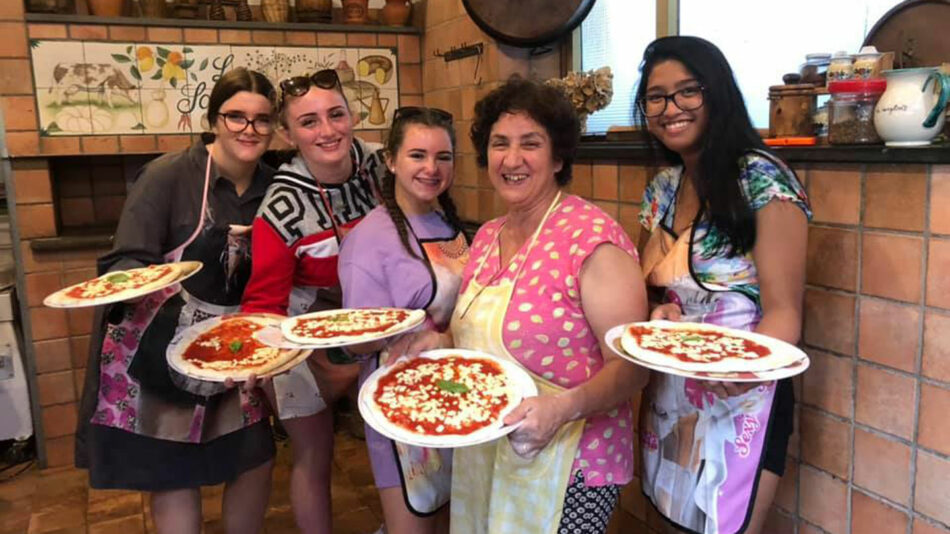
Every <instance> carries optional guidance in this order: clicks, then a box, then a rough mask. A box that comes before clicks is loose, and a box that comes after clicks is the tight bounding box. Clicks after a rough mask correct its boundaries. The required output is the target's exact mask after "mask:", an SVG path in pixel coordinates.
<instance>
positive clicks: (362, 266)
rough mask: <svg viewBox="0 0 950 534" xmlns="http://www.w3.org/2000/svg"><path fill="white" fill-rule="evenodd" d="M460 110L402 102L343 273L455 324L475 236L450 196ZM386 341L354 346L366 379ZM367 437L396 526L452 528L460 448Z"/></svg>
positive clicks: (380, 302) (356, 302)
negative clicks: (455, 459)
mask: <svg viewBox="0 0 950 534" xmlns="http://www.w3.org/2000/svg"><path fill="white" fill-rule="evenodd" d="M454 156H455V131H454V129H453V127H452V116H451V115H450V114H449V113H448V112H445V111H442V110H439V109H433V108H417V107H405V108H400V109H398V110H396V113H395V115H394V118H393V125H392V130H391V132H390V133H389V138H388V141H387V143H386V166H387V168H388V172H387V173H386V175H385V176H384V177H383V184H382V197H383V205H382V206H379V207H377V208H376V209H374V210H373V211H371V212H370V214H369V215H367V216H366V219H365V220H364V221H363V222H361V223H360V225H359V226H358V227H357V228H356V229H354V230H353V232H352V233H350V234H349V235H348V236H347V237H346V239H344V240H343V246H342V248H341V249H340V266H339V273H340V283H341V286H342V288H343V304H344V306H346V307H348V308H364V307H398V308H410V309H424V310H426V312H427V325H428V327H429V328H431V329H433V330H436V331H444V330H445V329H446V328H447V327H448V323H449V319H450V317H451V315H452V310H453V309H454V307H455V298H456V296H457V294H458V287H459V283H460V282H461V274H462V270H463V268H464V267H465V263H466V262H467V261H468V243H467V241H466V240H465V235H464V234H463V233H462V230H461V222H460V221H459V218H458V216H457V215H456V211H455V205H454V203H453V202H452V199H451V197H450V196H449V187H450V186H451V185H452V180H453V178H454V166H455V157H454ZM385 346H386V343H385V342H378V343H373V344H366V345H359V346H355V347H351V348H350V349H349V352H352V353H354V354H361V355H363V356H362V357H361V358H360V359H362V360H363V364H362V367H361V371H360V385H362V383H363V382H364V381H365V380H366V378H367V377H368V376H369V375H370V373H372V372H373V371H374V370H376V369H377V367H378V366H379V365H381V364H382V363H384V362H385V360H386V358H387V357H388V353H386V352H384V353H380V352H379V351H380V350H382V349H383V348H384V347H385ZM366 445H367V447H368V449H369V456H370V462H371V464H372V467H373V475H374V477H375V480H376V487H377V488H379V495H380V500H381V501H382V505H383V515H384V518H385V528H386V532H387V533H388V534H429V533H437V532H447V530H448V529H447V527H448V507H447V506H445V505H446V504H447V503H448V501H449V493H450V490H451V473H452V454H451V449H426V448H422V447H413V446H409V445H405V444H403V443H396V442H394V441H392V440H390V439H388V438H385V437H383V436H381V435H380V434H379V433H377V432H376V431H375V430H373V428H372V427H370V426H369V425H366Z"/></svg>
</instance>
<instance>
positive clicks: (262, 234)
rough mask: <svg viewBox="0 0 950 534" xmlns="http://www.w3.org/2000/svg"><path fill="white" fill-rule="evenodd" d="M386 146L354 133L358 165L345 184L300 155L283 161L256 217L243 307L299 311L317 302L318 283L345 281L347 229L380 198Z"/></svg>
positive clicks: (323, 285) (288, 312)
mask: <svg viewBox="0 0 950 534" xmlns="http://www.w3.org/2000/svg"><path fill="white" fill-rule="evenodd" d="M381 150H382V146H381V145H379V144H377V143H366V142H363V141H361V140H360V139H357V138H354V139H353V147H352V148H351V149H350V157H352V158H353V169H354V172H353V175H352V176H350V177H349V178H348V179H347V180H346V181H345V182H343V183H341V184H318V183H317V182H316V180H315V179H314V177H313V176H312V175H311V174H310V171H309V170H308V169H307V166H306V164H305V163H304V161H303V159H302V158H301V157H300V156H299V155H298V156H296V157H295V158H294V159H293V161H291V162H290V163H285V164H284V165H281V167H280V169H279V170H278V171H277V173H276V174H275V175H274V180H273V182H272V183H271V185H270V187H269V188H268V189H267V194H266V196H265V197H264V200H263V202H262V203H261V207H260V210H259V211H258V212H257V216H256V217H255V218H254V228H253V231H252V233H251V261H252V267H251V279H250V281H248V283H247V287H246V289H245V290H244V298H243V300H242V302H241V311H244V312H268V313H276V314H279V315H288V316H293V315H299V314H301V313H306V312H307V311H308V310H309V309H310V307H311V306H312V305H313V303H314V301H315V300H316V292H317V288H326V287H334V286H338V285H339V283H340V281H339V278H338V277H337V268H336V267H337V255H338V254H339V245H340V240H341V239H343V235H341V234H345V233H346V231H347V230H349V229H350V228H352V227H353V226H355V225H356V224H357V223H358V222H359V221H360V220H361V219H362V218H363V217H364V216H366V214H367V213H369V212H370V210H372V209H373V208H374V207H375V206H376V205H377V204H378V203H379V200H378V198H377V195H376V192H377V191H379V184H380V180H381V179H382V176H383V174H384V173H385V170H386V166H385V164H384V163H383V158H382V152H381ZM317 178H318V179H319V177H317ZM327 203H329V207H330V209H329V210H328V209H327ZM334 217H335V223H334Z"/></svg>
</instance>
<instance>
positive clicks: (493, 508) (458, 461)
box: [451, 194, 584, 534]
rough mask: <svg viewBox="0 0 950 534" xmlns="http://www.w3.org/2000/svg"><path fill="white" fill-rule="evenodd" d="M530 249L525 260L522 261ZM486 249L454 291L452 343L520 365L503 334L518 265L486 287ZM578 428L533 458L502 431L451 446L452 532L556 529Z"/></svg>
mask: <svg viewBox="0 0 950 534" xmlns="http://www.w3.org/2000/svg"><path fill="white" fill-rule="evenodd" d="M559 198H560V194H559V195H558V197H556V198H555V199H554V202H553V203H552V204H551V207H550V208H549V209H548V213H547V214H546V215H545V217H544V219H543V220H542V221H541V224H540V225H539V226H538V229H537V230H536V231H535V233H534V235H533V236H532V238H531V241H530V243H529V244H528V249H527V252H528V253H530V251H531V248H532V247H533V245H534V243H535V242H536V240H537V237H538V234H539V233H540V231H541V228H543V227H544V223H545V222H546V221H547V218H548V215H550V213H551V211H552V210H553V208H554V206H555V205H556V204H557V201H558V199H559ZM528 253H526V254H525V256H524V258H523V259H522V267H523V266H524V262H525V261H527V257H528ZM489 256H491V254H490V251H489V253H487V254H485V255H484V256H483V257H482V258H481V260H480V262H479V263H480V264H479V266H478V268H477V269H476V270H475V275H473V276H472V279H471V281H470V282H469V284H468V287H467V288H466V289H465V291H464V292H462V294H461V295H459V299H458V303H457V305H456V307H455V312H454V313H453V315H452V322H451V328H452V335H453V337H454V339H455V346H456V347H459V348H464V349H473V350H480V351H483V352H487V353H490V354H494V355H496V356H499V357H502V358H507V359H509V360H511V361H512V362H514V363H516V364H518V365H521V364H520V363H519V362H518V361H517V360H516V359H515V358H514V357H513V356H512V355H511V354H509V353H508V351H507V349H506V348H505V345H504V342H503V341H502V326H503V323H504V317H505V313H506V311H507V310H508V305H509V303H510V302H511V296H512V293H513V291H514V285H515V282H517V280H518V277H519V276H520V274H521V269H519V270H518V273H517V274H516V275H515V276H514V278H513V279H511V280H510V281H509V280H500V281H495V283H490V284H489V285H487V286H483V285H481V284H479V283H478V282H477V280H476V279H477V277H478V272H479V271H480V270H481V267H482V266H483V264H484V262H485V259H486V258H488V257H489ZM516 257H517V256H516ZM529 373H530V371H529ZM531 376H532V378H533V379H534V381H535V383H536V384H537V386H538V391H539V392H540V394H541V395H551V394H554V393H557V392H560V391H563V390H564V388H562V387H560V386H558V385H556V384H553V383H551V382H549V381H547V380H545V379H543V378H541V377H539V376H537V375H534V374H533V373H531ZM583 429H584V420H578V421H572V422H570V423H567V424H565V425H564V426H562V427H561V428H560V429H559V430H558V432H557V434H555V436H554V438H553V439H552V440H551V442H550V443H548V445H547V446H546V447H545V448H544V449H543V450H542V451H541V452H540V453H538V455H537V456H535V457H534V458H532V459H530V460H526V459H524V458H521V457H520V456H518V455H517V454H515V452H514V450H513V449H512V447H511V444H510V443H509V441H508V438H507V436H506V437H503V438H501V439H498V440H495V441H492V442H489V443H483V444H481V445H475V446H471V447H465V448H461V449H456V450H455V453H454V458H453V463H452V502H451V531H452V532H453V533H458V534H507V533H511V534H553V533H556V532H557V527H558V524H559V523H560V521H561V514H562V512H563V505H564V497H565V494H566V493H567V486H568V484H569V483H570V481H571V475H572V472H571V467H572V466H573V465H574V458H575V456H576V454H577V447H578V443H579V442H580V439H581V434H582V432H583Z"/></svg>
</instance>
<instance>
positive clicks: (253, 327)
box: [168, 315, 297, 381]
mask: <svg viewBox="0 0 950 534" xmlns="http://www.w3.org/2000/svg"><path fill="white" fill-rule="evenodd" d="M278 320H279V319H274V318H271V317H264V316H256V315H231V316H226V317H220V318H214V319H210V320H207V321H203V322H201V323H197V324H195V325H192V326H191V327H189V328H188V329H187V330H185V331H183V332H182V333H181V334H179V335H178V336H176V338H175V339H174V340H173V341H172V343H171V344H170V345H169V348H168V361H169V364H171V366H172V368H174V369H176V370H177V371H178V372H180V373H182V374H184V375H187V376H189V377H192V378H197V379H202V380H212V381H220V380H224V379H226V378H231V379H235V380H240V379H243V378H247V377H248V376H250V375H251V374H254V375H257V376H264V375H267V374H268V373H269V372H270V371H273V370H275V369H278V368H280V367H282V366H283V365H284V364H285V363H287V361H288V359H292V358H294V357H295V355H296V354H297V351H289V350H285V349H279V348H275V347H270V346H268V345H265V344H264V343H261V342H260V341H258V340H257V339H255V338H254V333H255V332H257V331H259V330H261V329H263V328H265V327H267V326H273V325H275V324H277V321H278Z"/></svg>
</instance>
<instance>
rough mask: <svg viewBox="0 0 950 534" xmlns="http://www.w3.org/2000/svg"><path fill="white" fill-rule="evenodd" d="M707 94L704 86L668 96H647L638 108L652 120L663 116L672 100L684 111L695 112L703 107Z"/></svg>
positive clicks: (695, 86)
mask: <svg viewBox="0 0 950 534" xmlns="http://www.w3.org/2000/svg"><path fill="white" fill-rule="evenodd" d="M705 92H706V88H705V87H703V86H702V85H693V86H690V87H684V88H682V89H680V90H678V91H673V92H672V93H670V94H668V95H660V94H653V95H646V96H644V97H643V98H642V99H640V100H639V101H638V102H637V106H639V108H640V111H641V112H642V113H643V115H644V116H645V117H650V118H653V117H659V116H660V115H662V114H663V112H665V111H666V106H668V105H669V103H670V101H671V100H672V101H673V103H674V104H676V107H678V108H680V109H681V110H683V111H694V110H697V109H699V108H701V107H703V103H704V100H705V99H704V97H703V96H704V93H705Z"/></svg>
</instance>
